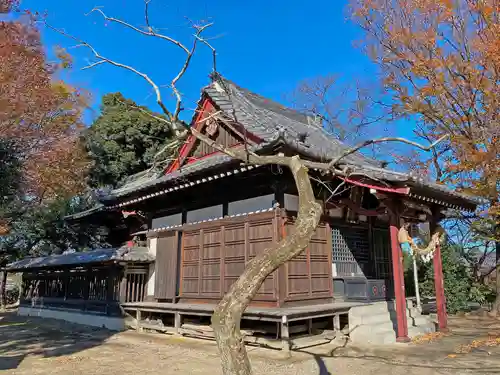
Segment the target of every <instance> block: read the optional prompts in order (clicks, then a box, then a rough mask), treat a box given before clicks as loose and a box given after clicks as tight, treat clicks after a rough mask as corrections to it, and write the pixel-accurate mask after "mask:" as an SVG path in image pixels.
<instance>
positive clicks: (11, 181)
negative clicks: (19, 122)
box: [0, 138, 22, 235]
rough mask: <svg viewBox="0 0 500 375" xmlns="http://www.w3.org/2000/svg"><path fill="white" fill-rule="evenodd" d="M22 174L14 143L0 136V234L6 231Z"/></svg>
mask: <svg viewBox="0 0 500 375" xmlns="http://www.w3.org/2000/svg"><path fill="white" fill-rule="evenodd" d="M21 176H22V163H21V160H20V159H19V155H18V153H17V150H16V147H15V143H14V142H13V141H11V140H8V139H1V138H0V181H2V183H1V184H0V218H1V220H0V235H2V234H3V233H5V232H7V231H8V221H9V218H10V216H11V214H12V210H13V206H14V203H15V201H16V198H17V195H18V192H19V190H20V189H19V188H20V183H21Z"/></svg>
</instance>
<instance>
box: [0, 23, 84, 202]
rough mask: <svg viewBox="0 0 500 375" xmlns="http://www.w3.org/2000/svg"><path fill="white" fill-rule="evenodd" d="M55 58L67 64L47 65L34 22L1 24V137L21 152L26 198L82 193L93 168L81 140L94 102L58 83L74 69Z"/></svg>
mask: <svg viewBox="0 0 500 375" xmlns="http://www.w3.org/2000/svg"><path fill="white" fill-rule="evenodd" d="M56 55H57V56H58V58H59V59H60V60H61V61H62V62H61V63H60V64H56V65H54V64H48V63H47V61H46V57H45V54H44V51H43V46H42V45H41V42H40V36H39V32H38V30H37V29H36V27H35V26H34V25H33V23H31V22H28V21H27V22H22V21H16V22H2V23H0V81H1V82H2V85H1V86H0V134H1V136H2V137H9V138H11V139H14V140H15V141H16V143H17V145H18V147H20V149H21V155H22V159H23V160H24V170H25V173H24V186H25V189H26V191H25V192H23V194H30V195H33V196H34V197H37V198H40V199H43V198H46V197H54V196H55V195H61V194H63V195H67V194H75V193H77V192H78V191H80V190H81V189H82V188H83V186H84V182H85V174H86V170H87V168H88V162H87V160H86V157H85V154H84V152H83V151H82V150H80V149H79V146H78V145H79V143H78V138H79V135H80V131H81V130H82V128H83V124H82V122H81V118H82V114H83V111H84V110H85V108H86V107H87V103H88V99H89V98H88V95H87V94H86V93H84V92H82V91H81V90H78V89H76V88H74V87H72V86H70V85H68V84H66V83H65V82H63V81H59V80H54V79H53V76H54V74H55V73H56V72H57V70H58V69H61V68H66V67H70V66H71V56H70V55H69V54H68V53H67V52H66V51H64V50H62V49H59V50H57V51H56Z"/></svg>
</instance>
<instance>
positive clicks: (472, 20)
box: [352, 0, 500, 216]
mask: <svg viewBox="0 0 500 375" xmlns="http://www.w3.org/2000/svg"><path fill="white" fill-rule="evenodd" d="M499 11H500V2H498V1H497V0H463V1H453V0H354V1H352V13H353V17H354V20H355V21H356V22H357V23H358V24H359V25H360V26H361V27H362V28H363V29H364V30H365V32H366V39H365V40H364V47H365V48H366V50H367V52H369V53H370V55H371V57H372V58H373V60H374V61H375V62H376V63H377V64H378V66H379V68H380V73H381V76H382V77H381V78H382V81H383V84H384V87H385V88H386V90H387V91H388V92H389V93H390V94H391V97H392V100H393V103H392V105H393V110H394V113H395V114H397V115H399V116H406V117H408V116H410V117H413V118H414V119H416V120H417V123H418V129H419V132H418V133H419V135H420V136H423V137H428V138H431V139H437V138H438V137H440V136H442V135H443V134H449V135H450V142H449V143H448V144H446V145H443V146H442V148H441V153H440V154H439V155H435V156H439V157H440V158H439V159H440V160H439V163H440V165H437V167H438V168H439V169H441V174H442V175H443V177H444V179H443V182H451V183H453V184H454V185H455V186H460V187H462V188H464V189H466V190H469V191H470V192H472V193H474V194H477V195H479V196H482V197H484V198H486V199H487V200H488V201H489V202H490V214H492V215H493V216H494V215H495V213H497V212H498V211H497V210H498V204H499V201H498V200H499V193H500V191H499V190H500V188H499V181H500V156H499V155H500V142H499V140H500V124H499V115H500V15H499ZM430 161H431V160H429V162H430ZM434 161H437V160H434Z"/></svg>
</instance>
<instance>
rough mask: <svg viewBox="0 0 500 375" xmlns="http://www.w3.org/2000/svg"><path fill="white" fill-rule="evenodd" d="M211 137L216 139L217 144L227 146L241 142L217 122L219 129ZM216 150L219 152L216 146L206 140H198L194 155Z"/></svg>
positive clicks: (202, 154)
mask: <svg viewBox="0 0 500 375" xmlns="http://www.w3.org/2000/svg"><path fill="white" fill-rule="evenodd" d="M210 138H212V139H213V140H215V142H216V143H217V144H219V145H223V146H225V147H231V146H234V145H237V144H238V143H240V141H239V140H238V139H237V138H236V137H235V136H234V135H233V134H231V132H229V131H228V130H227V129H226V128H225V127H224V126H223V125H221V124H217V131H216V133H215V134H214V136H213V137H210ZM214 152H217V150H216V149H215V148H213V147H211V146H209V145H207V144H206V143H205V142H200V141H198V142H197V144H196V145H195V150H194V151H193V153H192V156H193V157H196V158H199V157H202V156H205V155H208V154H212V153H214Z"/></svg>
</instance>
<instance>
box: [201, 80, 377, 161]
mask: <svg viewBox="0 0 500 375" xmlns="http://www.w3.org/2000/svg"><path fill="white" fill-rule="evenodd" d="M204 92H205V93H206V94H207V95H208V96H209V97H210V99H212V101H213V102H214V103H215V104H216V106H217V107H218V108H219V109H220V110H222V111H223V112H224V113H225V115H226V116H228V117H229V118H231V119H233V120H234V121H236V122H237V123H239V124H241V125H243V126H244V127H245V129H246V130H248V131H249V132H251V133H253V134H255V135H256V136H258V137H260V138H262V139H264V140H265V141H269V140H271V139H274V138H275V137H276V134H277V133H282V134H284V138H285V141H286V142H287V143H289V144H291V145H293V146H294V147H295V148H296V149H297V150H298V151H300V152H303V153H304V154H306V155H308V156H310V157H312V158H314V159H317V160H325V161H326V160H331V159H334V158H335V157H337V156H339V155H341V154H342V152H345V150H346V149H348V146H346V145H345V144H343V143H342V142H340V141H339V140H338V139H337V138H336V137H335V136H333V135H332V134H329V133H328V132H327V131H326V130H325V129H324V128H323V127H322V125H321V123H318V122H317V120H316V119H315V118H313V117H312V116H308V115H306V114H304V113H301V112H298V111H296V110H293V109H290V108H287V107H284V106H283V105H281V104H279V103H277V102H274V101H272V100H269V99H267V98H264V97H262V96H260V95H258V94H255V93H253V92H250V91H248V90H247V89H244V88H241V87H239V86H237V85H236V84H235V83H233V82H231V81H229V80H227V79H224V78H220V79H218V80H216V81H214V82H213V83H211V84H210V85H209V86H207V87H206V88H205V89H204ZM343 163H350V164H358V165H364V164H369V165H373V166H379V165H380V164H381V163H380V162H377V161H376V160H373V159H370V158H367V157H365V156H364V155H362V154H361V153H354V154H351V155H348V156H346V157H345V158H344V159H343V160H342V162H341V163H339V164H343Z"/></svg>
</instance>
